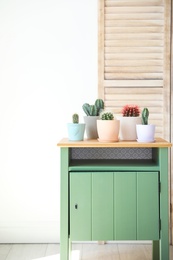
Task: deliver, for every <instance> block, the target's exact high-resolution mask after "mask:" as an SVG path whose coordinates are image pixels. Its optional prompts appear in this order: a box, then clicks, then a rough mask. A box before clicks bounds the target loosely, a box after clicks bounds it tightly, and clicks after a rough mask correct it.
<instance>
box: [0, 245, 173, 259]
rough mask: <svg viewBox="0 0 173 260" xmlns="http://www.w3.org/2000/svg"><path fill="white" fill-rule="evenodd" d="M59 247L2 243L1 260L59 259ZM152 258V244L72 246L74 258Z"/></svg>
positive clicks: (171, 248) (171, 252) (172, 250)
mask: <svg viewBox="0 0 173 260" xmlns="http://www.w3.org/2000/svg"><path fill="white" fill-rule="evenodd" d="M59 248H60V247H59V244H1V245H0V260H31V259H32V260H33V259H38V260H59V259H60V257H59ZM151 259H152V249H151V244H139V243H138V244H129V243H107V244H105V245H98V244H97V243H92V244H90V243H84V244H82V243H81V244H73V246H72V260H151ZM164 260H167V259H164ZM170 260H173V246H170Z"/></svg>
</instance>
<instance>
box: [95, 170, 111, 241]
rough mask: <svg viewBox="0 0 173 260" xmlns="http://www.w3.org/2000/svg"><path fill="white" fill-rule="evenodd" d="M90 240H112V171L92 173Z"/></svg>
mask: <svg viewBox="0 0 173 260" xmlns="http://www.w3.org/2000/svg"><path fill="white" fill-rule="evenodd" d="M92 240H113V173H112V172H95V173H93V174H92Z"/></svg>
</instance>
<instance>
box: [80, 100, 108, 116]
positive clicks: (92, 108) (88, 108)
mask: <svg viewBox="0 0 173 260" xmlns="http://www.w3.org/2000/svg"><path fill="white" fill-rule="evenodd" d="M82 108H83V111H84V112H85V114H86V115H87V116H99V114H100V112H101V111H102V110H103V109H104V101H103V100H102V99H96V101H95V104H94V105H90V104H88V103H85V104H83V106H82Z"/></svg>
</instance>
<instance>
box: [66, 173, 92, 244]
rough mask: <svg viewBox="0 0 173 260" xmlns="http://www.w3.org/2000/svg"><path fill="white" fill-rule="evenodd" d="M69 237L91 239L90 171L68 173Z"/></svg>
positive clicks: (72, 238)
mask: <svg viewBox="0 0 173 260" xmlns="http://www.w3.org/2000/svg"><path fill="white" fill-rule="evenodd" d="M70 237H71V240H91V239H92V238H91V173H89V172H72V173H70Z"/></svg>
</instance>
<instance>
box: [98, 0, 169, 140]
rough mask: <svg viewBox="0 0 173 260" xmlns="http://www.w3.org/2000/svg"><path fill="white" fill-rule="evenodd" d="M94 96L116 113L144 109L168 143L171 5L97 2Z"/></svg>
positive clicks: (145, 0) (164, 1) (165, 1)
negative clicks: (126, 108) (128, 108)
mask: <svg viewBox="0 0 173 260" xmlns="http://www.w3.org/2000/svg"><path fill="white" fill-rule="evenodd" d="M98 3H99V5H98V6H99V9H98V14H99V15H98V17H99V20H98V26H99V32H98V96H99V98H102V99H103V100H104V101H105V107H106V108H107V109H110V110H112V111H113V112H114V113H115V114H119V113H120V112H121V109H122V107H123V106H124V105H126V104H137V105H139V106H140V108H141V109H142V108H143V107H148V108H149V110H150V117H149V122H150V123H154V124H155V125H156V135H157V136H160V137H163V138H165V139H166V140H170V105H171V102H170V91H171V88H170V48H171V40H170V39H171V34H170V32H171V0H98Z"/></svg>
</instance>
